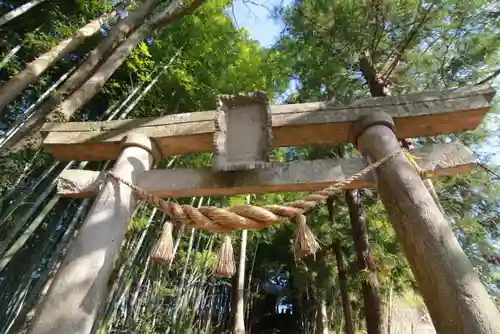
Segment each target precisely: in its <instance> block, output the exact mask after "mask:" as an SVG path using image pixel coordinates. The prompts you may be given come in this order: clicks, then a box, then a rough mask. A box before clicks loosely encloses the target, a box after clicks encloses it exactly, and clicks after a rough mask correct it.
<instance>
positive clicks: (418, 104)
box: [42, 85, 494, 161]
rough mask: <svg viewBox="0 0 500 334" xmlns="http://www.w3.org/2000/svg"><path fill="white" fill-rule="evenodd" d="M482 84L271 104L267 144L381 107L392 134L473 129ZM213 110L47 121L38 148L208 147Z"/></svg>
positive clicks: (296, 139) (325, 134) (96, 152)
mask: <svg viewBox="0 0 500 334" xmlns="http://www.w3.org/2000/svg"><path fill="white" fill-rule="evenodd" d="M493 94H494V90H493V89H492V88H491V87H490V86H488V85H486V86H478V87H472V88H461V89H456V90H448V91H440V92H425V93H418V94H409V95H406V96H397V97H394V96H391V97H378V98H369V99H366V100H361V101H357V102H355V103H353V104H350V105H338V104H329V103H322V102H321V103H320V102H318V103H301V104H289V105H279V106H272V107H271V121H272V132H273V147H293V146H298V147H300V146H306V145H310V144H325V143H339V142H344V141H347V140H348V132H349V129H350V127H351V125H352V123H353V122H354V121H356V120H357V119H358V118H359V117H360V116H363V115H366V114H370V113H373V112H375V111H384V112H386V113H388V114H389V115H391V116H392V117H393V118H394V120H395V123H396V135H397V137H398V138H411V137H425V136H432V135H438V134H444V133H456V132H462V131H467V130H473V129H475V128H476V127H477V126H478V125H479V124H480V123H481V121H482V119H483V117H484V115H485V113H486V112H487V111H488V108H489V107H490V105H491V98H492V96H493ZM215 117H216V113H215V111H206V112H194V113H187V114H177V115H169V116H164V117H159V118H143V119H132V120H119V121H109V122H81V123H80V122H69V123H48V124H46V125H45V126H44V127H43V129H42V132H43V133H44V135H45V136H46V137H45V140H44V147H45V149H46V150H47V151H49V152H50V153H52V155H53V156H54V157H55V158H56V159H59V160H88V161H96V160H107V159H110V160H113V159H115V158H116V157H117V156H118V154H119V152H120V149H119V143H120V141H121V139H122V138H123V136H125V135H127V134H128V133H131V132H132V133H140V134H144V135H147V136H149V137H151V138H153V139H154V140H155V142H156V143H157V145H158V146H159V147H160V149H161V151H162V152H161V153H162V155H163V156H172V155H177V154H186V153H199V152H210V151H212V149H213V134H214V132H215V125H214V119H215Z"/></svg>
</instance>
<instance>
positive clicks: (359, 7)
mask: <svg viewBox="0 0 500 334" xmlns="http://www.w3.org/2000/svg"><path fill="white" fill-rule="evenodd" d="M23 2H24V1H9V4H10V5H12V6H15V7H17V6H18V5H20V4H21V3H23ZM137 4H138V3H135V2H133V3H132V4H130V6H129V7H128V9H127V10H129V11H130V10H132V9H133V8H135V7H136V6H137ZM1 6H3V7H0V9H1V10H2V11H3V12H2V13H5V12H7V11H8V10H9V9H10V7H9V8H8V6H7V5H6V3H5V4H4V3H2V4H1ZM111 6H112V3H111V2H107V1H101V0H92V1H83V0H72V1H62V0H61V1H46V2H44V3H43V4H41V5H39V7H37V10H33V11H29V12H27V13H25V14H23V15H22V16H20V17H19V18H16V19H15V20H13V21H12V22H9V23H8V25H6V26H5V29H8V31H12V32H15V33H13V34H6V35H5V36H4V37H3V39H2V41H0V57H1V58H2V59H3V57H5V56H6V55H7V54H9V52H10V51H11V50H13V49H14V48H15V47H16V46H17V45H19V44H22V48H21V49H20V51H19V52H18V53H16V56H15V57H14V58H13V59H11V60H10V61H9V62H7V63H6V65H5V66H4V67H3V68H2V69H0V81H1V82H5V81H7V80H9V78H10V77H11V76H12V75H14V74H15V73H17V72H18V71H19V70H20V69H21V68H23V67H24V65H25V64H26V63H28V62H30V61H31V60H33V59H35V58H36V57H37V56H38V55H39V54H41V53H42V52H44V51H46V50H48V49H49V48H50V47H51V46H53V45H55V43H57V42H58V41H60V40H62V39H63V38H65V37H67V36H69V35H71V34H72V33H74V31H75V30H76V29H78V28H79V27H81V26H82V25H83V24H84V23H85V22H88V20H90V19H93V18H95V17H97V16H98V15H100V14H101V13H103V12H104V11H106V10H109V8H110V7H111ZM229 6H230V2H229V1H227V0H210V1H207V2H206V3H205V4H204V5H203V6H202V7H201V8H200V10H199V11H197V12H196V13H195V14H192V15H189V16H187V17H185V18H183V19H182V20H178V21H176V22H174V23H173V24H171V25H168V26H166V27H165V28H163V29H160V30H158V31H155V32H154V33H152V34H151V36H148V37H147V38H146V39H145V40H144V41H142V42H141V43H140V44H139V45H138V46H137V47H136V48H135V49H134V50H133V52H132V53H131V54H130V55H129V57H128V58H127V60H126V62H125V63H124V64H123V65H122V66H121V67H120V68H119V69H118V70H117V71H116V72H115V73H114V74H113V76H112V77H111V79H110V80H109V81H108V82H107V83H106V85H105V86H104V88H103V89H102V90H101V91H100V92H99V93H98V94H97V95H96V96H95V97H94V98H93V99H92V100H91V101H90V102H89V103H88V104H86V105H85V107H84V108H83V110H81V111H80V112H79V114H78V115H77V119H78V120H104V119H108V118H121V119H123V118H139V117H155V116H160V115H167V114H174V113H184V112H194V111H200V110H211V109H214V107H215V101H216V96H217V94H220V93H234V92H239V91H247V92H248V91H254V90H263V91H265V92H266V93H268V95H269V96H270V97H271V98H272V100H274V101H277V100H286V102H288V103H296V102H309V101H318V100H319V101H325V100H332V99H335V100H336V101H337V102H339V103H348V102H352V101H354V100H356V99H358V98H364V97H367V96H369V95H370V90H369V87H367V80H366V76H365V75H364V73H363V71H364V70H366V68H364V69H363V68H362V65H361V63H362V59H368V60H369V61H371V63H372V65H373V67H374V68H375V70H376V72H377V73H378V74H379V76H380V78H381V79H380V80H381V82H382V83H383V84H384V85H385V86H387V87H389V88H390V90H391V92H392V94H394V95H396V94H403V93H406V92H410V91H412V92H413V91H420V90H422V89H429V88H432V89H441V88H445V87H458V86H463V85H466V84H474V83H477V82H481V81H483V80H484V79H488V78H489V77H490V76H491V75H493V74H495V73H496V71H497V69H498V66H497V63H498V50H499V47H500V40H499V37H498V36H500V34H499V31H498V29H499V25H500V22H499V21H498V19H496V20H495V19H492V18H491V13H492V11H491V10H490V9H491V8H496V7H494V6H495V4H494V3H493V2H492V1H489V0H479V1H472V0H461V1H458V0H457V1H447V2H428V3H425V4H424V3H422V2H421V1H416V0H407V1H386V0H381V1H377V2H373V1H346V0H342V1H336V2H332V1H326V0H315V1H310V0H300V1H298V0H297V1H295V2H293V3H292V4H291V5H290V6H289V7H285V8H276V10H275V13H274V15H275V19H276V20H281V21H283V23H284V27H285V28H284V30H283V33H282V36H281V37H280V39H279V40H278V41H277V43H276V45H275V46H273V47H272V48H268V49H265V48H262V47H261V46H260V45H259V44H258V43H257V42H255V41H252V40H251V39H250V37H249V35H248V33H247V32H246V31H245V30H243V29H237V28H235V26H234V25H233V23H232V22H231V19H230V18H229V17H228V15H227V14H226V12H227V9H228V8H229ZM109 28H110V27H103V29H102V31H101V33H102V34H101V35H98V36H95V38H92V39H89V40H88V41H86V42H85V43H84V44H82V45H81V46H79V47H78V48H77V49H76V50H75V51H74V52H72V53H71V54H70V55H68V56H66V57H64V58H63V59H61V60H60V61H58V62H57V64H56V65H55V66H54V67H53V68H51V69H50V70H49V71H47V72H46V73H44V74H43V75H42V76H41V77H40V78H39V80H38V81H37V82H36V83H35V84H33V85H31V86H30V87H29V88H28V89H26V90H25V91H24V92H23V94H22V96H19V98H18V99H17V100H16V101H14V102H13V103H11V104H10V105H9V107H8V113H7V114H6V116H5V117H4V118H2V119H0V131H2V132H3V133H5V132H7V131H8V130H9V129H11V128H12V127H13V124H15V122H16V121H18V120H20V118H22V117H23V113H25V112H26V110H27V108H28V107H29V106H30V105H32V104H33V103H34V102H35V101H36V99H37V98H38V97H40V96H41V94H43V93H44V92H45V91H46V90H47V89H48V87H50V86H51V85H52V84H53V83H54V82H55V81H56V80H58V79H59V78H60V77H61V75H63V74H64V73H66V72H67V71H68V70H70V69H71V68H72V67H73V66H78V65H79V64H80V62H81V61H82V60H83V59H84V58H85V56H86V55H87V54H88V52H89V51H90V50H92V48H93V47H94V46H95V45H97V43H99V42H100V41H102V39H103V37H104V35H105V34H106V33H107V32H109ZM158 75H159V77H157V76H158ZM156 78H158V79H156ZM290 78H293V79H294V80H295V81H296V82H297V83H298V86H299V89H298V90H297V91H296V92H294V93H292V94H288V96H285V97H283V95H282V94H283V93H284V92H285V90H286V89H287V87H288V84H289V80H290ZM148 85H150V88H149V91H146V90H145V89H146V87H148ZM141 94H143V95H144V96H143V97H142V98H141V99H138V96H140V95H141ZM128 98H130V99H129V100H127V99H128ZM124 101H126V102H125V103H124ZM122 103H123V104H124V105H123V106H122V107H121V108H120V105H121V104H122ZM34 110H35V111H34V112H36V110H37V109H36V108H34ZM113 114H115V115H113ZM486 125H488V124H486ZM490 125H491V124H490ZM490 127H491V126H490ZM488 131H489V130H488V127H487V126H484V127H483V128H482V129H480V131H476V132H473V133H467V134H460V135H458V136H438V137H433V138H425V139H422V138H421V139H419V141H418V142H417V145H420V144H424V143H426V142H438V141H449V140H463V141H464V142H465V143H466V144H467V145H469V146H471V147H474V146H477V145H481V143H482V142H483V141H484V140H486V138H487V137H488V136H489V132H488ZM2 132H0V134H1V133H2ZM339 153H343V154H344V155H346V156H353V155H356V154H357V153H356V150H355V149H354V148H353V147H352V145H343V146H338V147H335V146H332V145H315V146H312V147H306V148H300V149H297V148H279V149H275V150H273V160H274V161H280V162H289V161H296V160H311V159H322V158H332V157H337V156H338V155H339ZM1 159H2V160H1V161H0V169H1V170H2V175H1V176H0V197H1V198H2V201H1V202H0V204H1V205H0V218H1V219H2V220H0V232H2V233H0V235H2V236H1V237H0V238H1V239H0V240H1V241H2V245H3V244H6V245H11V244H12V243H13V242H14V241H15V240H16V238H19V237H20V236H21V234H22V233H23V231H26V230H27V228H28V226H29V225H30V224H31V223H32V222H33V221H35V220H36V219H42V221H43V224H41V225H40V227H39V228H37V229H36V230H35V232H34V233H33V234H32V235H30V236H29V239H28V241H27V242H26V244H25V245H24V246H23V247H22V248H21V249H20V250H18V251H17V253H16V254H15V257H14V258H13V260H12V261H11V262H10V263H9V265H8V266H7V267H6V268H5V269H4V270H2V271H1V272H0V290H1V291H2V294H1V295H0V305H1V306H2V307H1V308H2V309H4V310H7V311H6V312H5V313H6V314H7V316H6V317H5V318H2V320H1V321H0V326H1V327H0V328H1V329H0V332H2V333H3V332H6V333H14V332H22V328H23V327H24V326H25V323H26V321H28V322H29V321H30V319H31V317H32V313H30V310H31V309H32V308H33V307H34V305H35V304H36V301H37V300H38V298H39V296H40V295H41V293H42V291H43V288H44V285H45V283H46V282H48V281H49V278H50V277H51V275H53V269H54V268H55V267H56V265H57V263H58V261H59V260H60V259H61V254H63V253H64V250H65V249H66V247H67V245H68V242H69V241H70V240H71V237H72V235H73V233H74V232H75V231H76V230H77V228H78V226H79V224H80V223H81V221H82V219H83V217H84V216H85V214H86V212H88V209H89V207H90V202H89V201H84V200H79V199H75V200H68V199H59V198H55V197H54V196H56V195H55V190H54V189H55V188H54V186H52V184H55V180H56V179H57V177H58V175H59V173H60V172H61V171H62V170H63V169H64V168H85V169H89V170H100V169H101V168H103V167H104V166H108V167H109V165H103V164H101V163H82V164H81V165H80V164H79V163H66V162H64V163H63V162H60V163H59V164H57V165H54V163H55V162H54V161H53V160H52V158H50V156H48V155H47V154H45V153H42V152H38V151H29V150H22V151H19V152H16V153H14V154H9V155H5V156H2V157H1ZM485 160H486V161H485V162H487V159H485ZM210 161H211V155H210V154H208V153H204V154H189V155H184V156H177V157H174V158H173V159H170V158H166V159H164V160H163V161H161V162H160V163H159V166H161V167H164V166H167V165H168V168H187V167H189V168H194V167H196V168H197V167H207V166H209V165H210ZM51 168H52V169H51ZM165 168H167V167H165ZM435 184H436V188H437V190H438V193H439V198H440V200H441V204H442V206H443V207H444V209H445V213H446V216H447V218H448V219H449V221H450V223H451V224H452V226H453V229H454V231H455V233H456V236H457V237H458V239H459V241H460V244H461V245H462V247H463V248H464V250H465V251H466V253H467V255H468V256H469V258H470V259H471V261H472V262H473V264H474V266H475V268H476V270H477V272H478V273H479V275H480V277H481V279H482V281H483V282H484V283H485V284H486V285H487V286H488V287H489V288H490V292H491V293H492V294H498V291H499V289H500V274H499V272H498V268H496V269H495V265H494V264H492V263H491V261H489V260H487V259H491V258H492V257H491V256H492V254H493V255H494V254H498V249H497V246H495V244H498V239H499V232H498V221H499V214H500V212H499V211H498V205H497V202H498V198H499V196H500V184H499V182H498V180H494V178H492V177H491V175H490V174H488V173H486V172H485V171H484V170H481V169H477V170H474V171H473V172H471V173H468V174H462V175H456V176H453V177H447V178H444V179H441V180H440V181H439V182H435ZM11 189H12V190H11ZM7 195H8V196H7ZM303 195H304V194H303V193H299V192H290V193H268V194H258V195H252V196H251V198H250V199H251V203H253V204H255V205H265V204H281V203H284V202H289V201H293V200H296V199H299V198H301V197H302V196H303ZM43 196H46V197H43ZM54 198H55V200H56V201H57V202H56V203H57V205H55V206H54V207H53V208H52V209H51V210H49V213H48V214H47V213H44V210H43V207H44V206H45V204H46V203H47V202H49V201H50V200H52V199H54ZM38 199H41V200H40V201H39V203H38ZM177 200H178V202H179V203H181V204H186V203H193V204H194V205H197V204H200V205H215V206H224V205H240V204H243V203H246V201H247V197H246V196H234V197H230V198H222V197H218V198H182V199H177ZM363 202H364V204H365V209H366V212H365V214H366V219H367V222H368V229H369V237H370V239H369V241H370V246H371V250H372V252H373V254H374V258H375V259H376V266H377V275H378V279H379V282H380V284H381V291H382V295H383V297H384V299H386V297H388V295H389V291H392V290H394V291H395V292H397V293H399V294H402V295H405V296H408V295H409V296H413V295H414V294H415V282H414V280H413V275H412V273H411V271H410V269H409V266H408V264H407V262H406V260H405V258H404V256H403V255H402V252H401V249H400V246H399V244H398V242H397V240H396V236H395V234H394V231H393V229H392V227H391V225H390V222H389V220H388V218H387V216H386V215H385V211H384V209H383V207H382V206H381V204H380V203H379V201H378V199H377V196H376V193H375V192H374V191H371V190H367V191H365V192H364V193H363ZM334 210H335V217H336V218H335V221H333V222H332V221H331V220H330V217H329V214H328V211H327V209H326V208H325V207H319V208H317V209H316V210H314V211H313V212H311V213H310V214H309V215H308V225H309V226H310V227H311V228H312V229H313V231H314V233H315V234H316V235H317V236H318V239H319V242H320V244H321V246H322V249H321V251H320V252H319V253H318V254H317V255H316V258H312V257H311V258H305V259H299V258H297V257H295V256H294V254H293V234H294V229H295V226H294V224H293V223H291V222H286V223H280V224H275V225H273V226H270V227H269V228H266V229H263V230H260V231H250V233H249V235H248V246H247V257H246V258H247V265H246V280H245V285H246V286H245V292H246V297H245V298H246V305H247V312H248V318H247V325H248V326H252V329H254V328H256V330H255V331H256V332H257V331H259V328H260V327H258V326H261V325H262V324H263V323H265V321H264V320H262V319H264V318H265V317H266V316H268V315H266V314H267V313H266V312H268V313H273V312H274V313H276V312H275V310H274V309H273V307H276V305H280V306H281V307H283V308H285V309H287V308H288V309H293V313H292V315H291V317H292V319H293V324H294V328H295V329H296V330H297V331H298V332H301V333H303V332H308V331H312V330H313V329H314V326H315V319H314V318H315V314H316V313H317V309H318V305H319V304H320V302H321V300H325V301H326V304H327V307H328V312H329V316H330V319H335V321H331V323H330V327H331V329H332V330H335V331H337V332H338V331H341V330H342V328H341V319H342V309H341V308H340V307H337V305H340V290H339V284H338V277H339V273H338V269H337V266H336V262H335V261H336V260H335V253H334V251H333V249H334V248H333V245H334V243H335V242H337V241H339V242H341V245H342V254H343V255H344V258H345V261H346V263H347V268H346V275H347V279H348V287H349V294H350V298H351V303H352V307H353V314H354V318H355V319H354V320H355V323H356V327H357V329H359V330H362V329H363V324H362V323H363V321H362V318H363V300H362V293H361V286H362V282H363V280H367V279H370V276H369V275H367V273H366V272H364V271H359V270H358V266H357V263H356V254H355V249H354V244H353V240H352V231H351V228H350V224H349V220H348V219H349V217H348V212H347V208H346V203H345V200H344V198H343V196H335V201H334ZM164 220H165V216H164V215H163V214H162V213H160V212H157V211H154V210H153V208H152V207H151V205H147V204H142V205H141V206H140V207H139V208H138V209H137V212H136V213H135V215H134V217H133V219H132V220H131V222H130V224H129V228H128V231H127V234H126V238H125V241H124V243H123V244H122V251H121V254H120V256H119V258H118V259H117V262H116V266H115V272H114V274H113V276H112V279H111V280H110V282H111V288H110V293H109V296H108V300H107V303H106V305H105V306H104V312H103V314H102V318H101V319H99V320H98V322H97V323H96V326H97V327H98V328H100V331H101V332H103V333H114V332H130V331H134V332H138V333H158V332H174V333H184V332H189V331H190V330H193V329H196V330H197V331H198V332H200V333H202V332H212V331H216V330H219V331H224V330H227V329H228V328H229V327H230V323H231V320H230V317H231V316H230V314H231V308H232V306H231V296H232V293H233V292H232V288H233V287H232V284H233V281H234V280H232V279H221V278H216V277H214V275H213V269H214V266H215V263H216V254H217V250H218V248H219V247H220V244H221V242H222V238H221V237H220V236H217V235H211V234H208V233H206V232H204V231H200V230H192V229H188V228H185V227H182V226H179V225H176V226H175V229H174V234H173V236H174V241H175V242H176V243H177V245H178V247H176V256H175V259H174V261H173V262H172V263H168V264H157V263H153V262H151V260H150V254H151V250H152V247H153V245H154V244H155V241H156V240H155V239H156V238H157V237H158V235H159V234H160V233H161V226H162V225H163V221H164ZM16 229H18V233H13V234H15V235H13V238H12V239H9V237H8V235H9V234H10V232H12V231H15V230H16ZM4 232H5V233H4ZM232 237H233V247H234V249H235V250H237V249H238V247H235V245H237V243H238V242H240V239H239V238H240V237H239V234H237V233H233V236H232ZM2 247H3V246H2ZM0 248H1V247H0ZM0 255H4V254H0ZM235 255H236V254H235ZM235 258H238V257H237V256H235ZM412 298H413V300H416V301H417V302H415V304H416V305H417V306H418V307H420V305H421V304H420V303H419V302H418V298H419V297H415V298H414V297H411V298H410V297H408V299H412ZM280 316H281V315H277V317H278V318H275V320H276V319H288V318H286V317H285V315H284V316H283V317H281V318H279V317H280ZM287 316H288V315H287ZM26 319H28V320H26ZM271 322H274V323H276V324H277V323H279V321H278V320H276V321H271ZM288 322H289V321H288ZM262 326H263V325H262ZM261 332H265V331H264V330H261Z"/></svg>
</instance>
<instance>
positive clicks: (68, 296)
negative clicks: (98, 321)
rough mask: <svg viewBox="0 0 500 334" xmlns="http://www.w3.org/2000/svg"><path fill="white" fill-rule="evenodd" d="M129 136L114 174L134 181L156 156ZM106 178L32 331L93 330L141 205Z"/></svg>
mask: <svg viewBox="0 0 500 334" xmlns="http://www.w3.org/2000/svg"><path fill="white" fill-rule="evenodd" d="M129 139H130V138H127V141H125V143H124V145H123V146H124V149H123V151H122V153H121V154H120V156H119V158H118V160H117V161H116V163H115V165H114V166H113V172H114V173H115V174H116V175H119V176H120V177H122V178H124V179H126V180H127V181H130V182H134V183H135V182H137V180H138V177H139V175H141V174H142V173H143V172H144V171H145V170H148V169H149V168H151V165H152V163H153V156H152V154H150V151H151V150H148V149H147V148H144V146H145V145H144V144H145V142H146V141H145V140H141V142H139V143H137V144H138V145H140V146H127V145H132V143H131V141H130V140H129ZM132 139H133V138H132ZM148 146H149V147H152V146H153V145H148ZM106 181H107V182H106V183H105V184H104V186H103V188H102V190H101V191H100V192H99V195H98V196H97V198H96V200H95V201H94V204H93V205H92V208H91V209H90V211H89V213H88V214H87V217H86V218H85V220H84V221H83V223H82V226H81V227H80V229H79V231H78V234H77V235H76V237H75V239H74V240H73V241H71V245H70V248H69V251H68V253H67V255H66V256H65V257H64V260H63V261H62V262H61V266H60V268H59V269H58V271H57V274H56V276H55V277H54V281H53V283H52V285H51V286H50V289H49V291H48V293H47V296H46V297H45V298H44V301H43V303H42V304H41V305H39V308H38V310H37V316H36V317H35V321H34V325H33V328H32V330H31V333H37V334H38V333H39V334H49V333H50V334H67V333H82V334H83V333H91V330H92V326H93V324H94V320H95V318H96V316H97V314H98V312H99V311H100V310H101V306H102V303H103V302H105V301H106V296H107V293H108V283H109V277H110V275H111V272H112V270H113V266H114V261H115V259H116V257H117V255H118V253H119V251H120V247H121V244H122V241H123V239H124V237H125V233H126V231H127V228H128V223H129V220H130V218H131V216H132V214H133V213H134V210H135V208H136V205H137V201H136V199H135V198H134V196H133V192H132V190H131V189H130V188H129V187H127V186H126V185H124V184H122V183H118V182H116V181H114V180H109V179H108V180H106Z"/></svg>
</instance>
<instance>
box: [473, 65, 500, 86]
mask: <svg viewBox="0 0 500 334" xmlns="http://www.w3.org/2000/svg"><path fill="white" fill-rule="evenodd" d="M499 75H500V68H499V69H498V70H496V71H495V72H493V73H491V74H490V75H488V76H487V77H486V78H484V79H483V80H481V81H479V82H478V83H476V84H475V85H476V86H478V85H482V84H484V83H487V82H488V81H490V80H493V79H495V78H496V77H497V76H499Z"/></svg>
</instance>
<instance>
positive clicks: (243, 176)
mask: <svg viewBox="0 0 500 334" xmlns="http://www.w3.org/2000/svg"><path fill="white" fill-rule="evenodd" d="M412 154H413V155H415V156H416V157H417V159H416V162H417V164H418V165H419V167H420V168H421V169H422V170H423V171H424V172H428V173H429V176H435V177H438V176H444V175H453V174H456V173H459V172H467V171H469V170H470V169H471V168H473V166H474V165H475V161H476V159H475V157H474V155H473V154H472V153H471V152H470V150H469V149H468V148H466V147H465V146H464V145H462V144H461V143H452V144H435V145H431V146H428V147H424V148H421V149H416V150H413V151H412ZM365 166H366V163H365V162H364V161H363V159H361V158H349V159H341V160H338V159H324V160H313V161H297V162H291V163H287V164H285V163H283V164H272V165H271V166H270V167H267V168H262V169H255V170H249V171H236V172H214V171H212V170H211V169H210V168H199V169H162V170H150V171H147V172H145V173H144V174H142V176H141V178H140V179H139V180H138V183H137V185H138V186H139V187H141V188H142V189H144V190H146V191H149V192H151V193H153V194H155V195H157V196H160V197H188V196H219V195H227V196H230V195H239V194H256V193H266V192H283V191H316V190H320V189H323V188H325V187H327V186H329V185H331V184H332V183H333V182H335V181H342V180H345V179H346V178H348V177H350V176H351V175H353V174H354V173H357V172H359V171H360V170H361V169H362V168H364V167H365ZM103 177H104V175H103V174H100V172H94V171H88V170H77V169H75V170H71V169H70V170H66V171H64V172H62V174H61V176H60V178H59V181H58V193H59V194H60V195H62V196H65V197H75V198H89V197H93V196H94V195H95V193H96V192H97V189H98V185H99V184H100V183H101V180H103ZM172 180H175V181H174V182H172ZM372 187H374V181H373V178H372V177H371V175H366V176H365V177H362V178H361V179H359V180H356V181H354V182H352V183H351V184H350V185H349V189H359V188H372Z"/></svg>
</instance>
